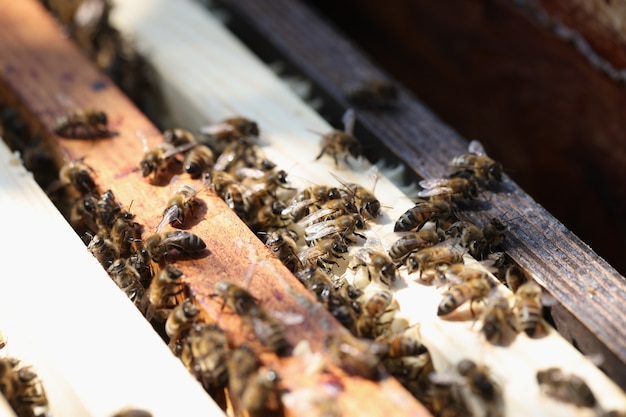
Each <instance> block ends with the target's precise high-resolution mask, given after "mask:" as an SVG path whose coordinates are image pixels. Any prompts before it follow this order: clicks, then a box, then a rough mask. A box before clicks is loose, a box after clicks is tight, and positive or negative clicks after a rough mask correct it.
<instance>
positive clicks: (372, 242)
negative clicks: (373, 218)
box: [363, 233, 385, 252]
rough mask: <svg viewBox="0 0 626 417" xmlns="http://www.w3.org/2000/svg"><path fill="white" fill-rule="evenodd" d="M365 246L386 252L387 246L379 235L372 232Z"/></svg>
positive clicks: (368, 248)
mask: <svg viewBox="0 0 626 417" xmlns="http://www.w3.org/2000/svg"><path fill="white" fill-rule="evenodd" d="M363 248H364V249H367V250H372V251H376V252H385V248H384V247H383V242H382V241H381V240H380V238H379V237H378V236H376V235H375V234H373V233H372V234H370V235H368V236H367V239H366V240H365V243H364V244H363Z"/></svg>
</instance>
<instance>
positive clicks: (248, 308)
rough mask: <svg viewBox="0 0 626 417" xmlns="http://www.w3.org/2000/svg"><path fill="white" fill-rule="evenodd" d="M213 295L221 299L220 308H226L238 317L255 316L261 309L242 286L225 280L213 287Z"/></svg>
mask: <svg viewBox="0 0 626 417" xmlns="http://www.w3.org/2000/svg"><path fill="white" fill-rule="evenodd" d="M213 289H214V290H215V294H214V295H212V296H217V297H220V298H221V299H222V302H223V304H222V308H224V306H228V308H230V309H231V310H232V311H234V312H236V313H237V314H238V315H240V316H242V317H243V316H249V315H256V314H257V312H258V311H259V310H260V309H261V307H260V306H259V304H258V301H257V299H256V298H255V297H254V296H252V294H250V292H249V291H248V290H246V289H245V288H243V287H242V286H240V285H238V284H236V283H234V282H232V281H230V280H227V279H221V280H219V281H217V282H216V283H215V284H214V285H213Z"/></svg>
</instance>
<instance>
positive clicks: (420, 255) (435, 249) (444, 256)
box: [406, 239, 464, 274]
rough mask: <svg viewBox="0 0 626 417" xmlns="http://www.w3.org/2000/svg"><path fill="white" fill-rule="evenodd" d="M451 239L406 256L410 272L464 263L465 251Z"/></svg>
mask: <svg viewBox="0 0 626 417" xmlns="http://www.w3.org/2000/svg"><path fill="white" fill-rule="evenodd" d="M449 240H450V239H449ZM449 240H445V241H443V242H441V243H438V244H436V245H433V246H429V247H427V248H424V249H420V250H418V251H417V252H413V253H411V254H409V256H408V257H407V258H406V265H407V268H408V271H409V274H412V273H413V272H415V271H420V273H421V272H422V271H424V270H426V269H439V268H441V267H442V266H448V265H453V264H460V263H463V255H464V251H463V250H462V248H460V247H459V246H458V245H456V244H453V243H451V242H449Z"/></svg>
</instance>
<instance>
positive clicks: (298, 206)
mask: <svg viewBox="0 0 626 417" xmlns="http://www.w3.org/2000/svg"><path fill="white" fill-rule="evenodd" d="M314 203H315V200H313V199H312V198H310V199H308V200H302V201H295V202H293V203H291V204H290V205H288V206H287V207H285V209H284V210H283V211H282V212H281V214H283V215H285V216H288V215H290V214H291V213H293V212H298V211H299V210H302V209H303V208H305V207H308V206H310V205H311V204H314Z"/></svg>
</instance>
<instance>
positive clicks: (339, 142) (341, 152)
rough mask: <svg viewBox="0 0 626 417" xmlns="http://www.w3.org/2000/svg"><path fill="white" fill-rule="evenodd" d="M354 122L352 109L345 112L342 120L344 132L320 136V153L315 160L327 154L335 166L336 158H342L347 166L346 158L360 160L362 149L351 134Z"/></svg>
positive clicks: (354, 116)
mask: <svg viewBox="0 0 626 417" xmlns="http://www.w3.org/2000/svg"><path fill="white" fill-rule="evenodd" d="M355 120H356V115H355V114H354V111H353V110H352V109H349V110H348V111H346V112H345V113H344V115H343V118H342V121H343V125H344V130H343V131H341V130H333V131H332V132H329V133H326V134H325V135H322V138H321V140H320V147H321V151H320V153H319V155H317V157H316V158H315V160H318V159H320V158H321V157H322V156H323V155H324V154H327V155H329V156H331V157H332V158H333V160H334V161H335V165H339V161H338V159H337V158H338V157H340V156H343V161H344V162H345V164H346V165H348V166H349V165H350V164H349V162H348V157H350V156H352V157H353V158H355V159H358V158H360V157H361V156H362V155H363V147H362V146H361V142H359V140H358V139H357V138H356V137H354V136H353V134H352V131H353V129H354V122H355Z"/></svg>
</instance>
